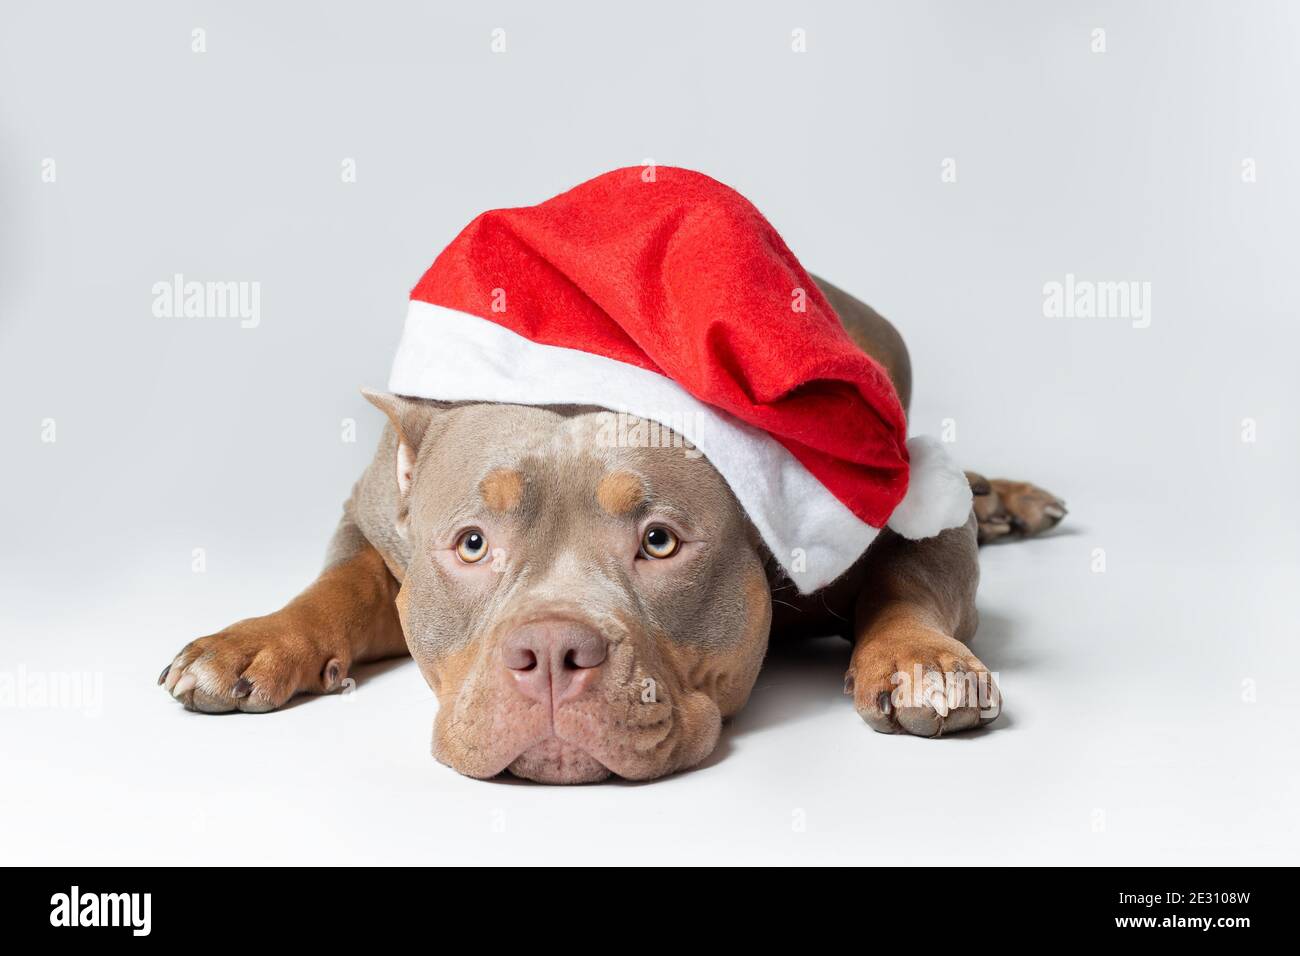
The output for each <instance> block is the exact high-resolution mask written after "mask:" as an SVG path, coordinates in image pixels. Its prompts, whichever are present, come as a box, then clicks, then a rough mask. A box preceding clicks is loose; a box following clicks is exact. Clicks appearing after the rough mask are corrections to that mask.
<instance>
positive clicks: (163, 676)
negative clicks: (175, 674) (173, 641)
mask: <svg viewBox="0 0 1300 956" xmlns="http://www.w3.org/2000/svg"><path fill="white" fill-rule="evenodd" d="M171 669H172V666H171V665H170V664H168V665H167V666H166V667H164V668H163V669H162V673H161V674H159V675H158V686H159V687H161V686H162V682H163V681H165V680H166V679H167V672H168V671H170V670H171Z"/></svg>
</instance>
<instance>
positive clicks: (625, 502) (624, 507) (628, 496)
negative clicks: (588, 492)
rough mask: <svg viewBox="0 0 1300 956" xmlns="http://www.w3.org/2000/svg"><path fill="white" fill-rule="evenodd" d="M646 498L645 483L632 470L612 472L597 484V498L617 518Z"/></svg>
mask: <svg viewBox="0 0 1300 956" xmlns="http://www.w3.org/2000/svg"><path fill="white" fill-rule="evenodd" d="M645 498H646V489H645V483H644V482H643V481H642V480H641V479H640V478H639V477H638V476H637V475H634V474H632V472H630V471H613V472H610V473H609V474H608V475H606V476H605V477H604V478H602V479H600V484H599V485H597V486H596V500H597V501H598V502H600V506H601V507H602V508H604V509H605V511H606V512H608V513H609V514H611V515H613V516H614V517H616V518H617V517H619V516H621V515H625V514H628V513H629V512H631V511H632V510H633V509H634V508H636V506H637V505H639V504H641V502H643V501H644V500H645Z"/></svg>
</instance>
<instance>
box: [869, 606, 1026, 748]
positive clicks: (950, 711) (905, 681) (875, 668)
mask: <svg viewBox="0 0 1300 956" xmlns="http://www.w3.org/2000/svg"><path fill="white" fill-rule="evenodd" d="M844 692H845V693H846V694H852V695H853V703H854V706H855V707H856V708H857V711H858V713H859V714H861V715H862V719H863V720H865V721H866V722H867V723H868V724H869V725H870V726H871V728H872V729H873V730H878V731H880V732H881V733H884V734H897V733H908V734H915V735H917V736H919V737H940V736H942V735H943V734H950V733H955V732H957V731H960V730H969V729H970V728H972V727H978V726H980V725H982V724H987V723H989V722H990V721H992V720H996V719H997V716H998V714H999V713H1001V711H1002V693H1001V691H999V690H998V686H997V683H996V681H995V680H994V679H993V675H992V674H991V673H990V672H989V670H988V668H986V667H985V666H984V665H983V664H982V663H981V662H980V660H979V658H977V657H976V656H975V655H974V654H972V653H971V652H970V651H969V650H967V648H966V645H965V644H962V643H961V642H960V641H958V640H955V639H954V638H951V637H948V636H947V635H946V634H941V633H939V632H938V631H928V630H917V631H915V632H910V633H907V634H906V635H902V636H899V637H893V636H892V635H891V636H890V637H889V638H881V639H875V640H870V641H866V642H865V643H862V644H859V645H858V647H857V648H856V649H855V650H854V653H853V660H852V662H851V663H850V665H849V670H848V673H846V674H845V675H844Z"/></svg>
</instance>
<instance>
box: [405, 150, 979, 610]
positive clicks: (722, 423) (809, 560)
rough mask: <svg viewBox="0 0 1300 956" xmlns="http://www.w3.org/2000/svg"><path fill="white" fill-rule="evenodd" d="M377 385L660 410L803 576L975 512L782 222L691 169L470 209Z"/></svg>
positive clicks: (425, 393) (826, 572)
mask: <svg viewBox="0 0 1300 956" xmlns="http://www.w3.org/2000/svg"><path fill="white" fill-rule="evenodd" d="M389 389H390V390H391V391H393V392H396V393H398V394H401V395H409V396H415V397H419V398H432V399H440V400H446V401H490V402H507V403H512V404H523V405H558V404H579V405H597V406H601V407H604V408H608V409H610V410H611V411H615V412H625V413H628V414H629V415H634V416H637V417H639V418H643V419H646V420H648V421H653V422H657V423H660V424H662V425H665V426H668V428H670V429H673V430H675V431H676V432H678V433H679V434H681V435H682V436H683V438H684V439H685V440H686V441H687V442H689V444H690V445H693V446H694V447H695V448H697V449H698V450H699V452H702V453H703V454H704V455H706V456H707V457H708V460H709V461H710V462H711V463H712V464H713V466H714V467H715V468H717V470H718V471H719V472H720V473H721V475H722V477H723V478H724V479H726V481H727V483H728V484H729V485H730V487H731V490H732V491H733V493H734V494H735V496H736V498H737V500H738V501H739V502H740V504H741V506H742V507H743V508H744V509H745V511H746V513H747V514H748V516H749V518H750V520H751V521H752V522H753V523H754V525H755V527H756V528H757V529H758V531H759V533H760V534H761V535H762V537H763V540H764V542H765V543H766V545H767V547H768V548H769V549H770V550H771V552H772V554H773V556H774V557H775V558H776V560H777V561H778V562H779V563H780V564H781V566H782V567H783V569H784V570H785V572H786V573H787V574H788V575H789V576H790V578H791V579H792V580H793V581H794V582H795V584H796V585H797V586H798V588H799V590H800V591H802V592H805V593H807V592H811V591H815V590H817V589H818V588H820V587H823V586H825V585H826V584H829V583H830V582H831V581H833V580H835V578H837V577H839V576H840V575H841V574H843V573H844V572H845V571H846V570H848V568H849V567H850V566H852V565H853V563H854V562H855V561H856V560H857V559H858V558H859V557H860V556H861V555H862V553H863V552H864V551H865V550H866V548H867V546H868V545H869V544H870V543H871V541H872V540H873V539H874V538H875V536H876V534H877V533H878V531H879V529H881V528H883V527H885V526H886V525H888V526H889V527H890V528H892V529H893V530H894V531H896V532H898V533H899V534H902V535H904V536H905V537H908V538H924V537H928V536H930V535H934V534H938V533H939V532H940V531H942V530H943V529H945V528H950V527H955V526H957V525H960V524H962V523H964V522H965V521H966V519H967V517H968V516H969V514H970V507H971V495H970V488H969V486H968V484H967V482H966V479H965V477H964V476H963V474H962V473H961V471H960V470H958V469H957V468H956V467H954V466H953V465H952V464H951V463H950V461H949V460H948V456H947V455H946V454H945V452H944V450H943V447H942V446H941V445H940V444H939V443H938V442H936V441H934V440H933V439H928V438H913V439H912V440H911V441H910V442H909V441H907V440H906V436H907V424H906V420H905V417H904V412H903V408H902V405H901V404H900V403H899V400H898V395H897V393H896V392H895V391H894V387H893V385H892V383H891V382H890V380H889V377H888V375H887V374H886V373H885V371H884V369H882V368H881V367H880V365H878V364H877V363H876V362H875V361H874V360H872V359H871V358H870V357H868V356H867V355H865V354H864V353H863V352H862V351H861V349H859V348H858V347H857V346H856V345H854V343H853V342H852V341H851V340H850V339H849V337H848V335H847V334H846V333H845V331H844V329H843V327H842V326H841V324H840V322H839V319H838V318H837V317H836V315H835V312H834V310H833V309H832V308H831V305H830V303H829V302H827V300H826V298H825V297H824V296H823V295H822V293H821V292H820V290H818V288H817V286H816V284H815V283H814V282H813V280H812V279H811V278H810V277H809V275H808V273H807V272H806V271H804V268H803V266H801V265H800V264H799V261H798V260H797V259H795V257H794V254H793V253H791V252H790V250H789V249H788V248H786V245H785V243H784V242H783V241H782V240H781V237H780V236H778V235H777V233H776V230H775V229H773V228H772V226H771V225H770V224H769V223H768V221H767V220H766V219H764V218H763V216H762V215H761V214H760V213H759V211H758V210H757V209H755V208H754V206H753V205H751V204H750V203H749V201H748V200H746V199H745V198H744V197H743V196H741V195H740V194H739V193H737V192H735V191H734V190H732V189H730V188H729V187H727V186H724V185H723V184H721V183H719V182H717V181H716V180H714V179H710V178H709V177H708V176H704V175H702V174H700V173H695V172H691V171H689V170H685V169H672V168H667V167H662V166H661V167H658V168H657V169H655V170H654V172H653V175H651V174H649V173H648V172H647V170H646V169H644V168H641V167H631V168H627V169H618V170H614V171H613V172H610V173H606V174H604V175H603V176H598V177H596V178H595V179H592V180H590V181H589V182H585V183H583V184H582V185H580V186H577V187H575V188H574V189H571V190H569V191H568V192H566V193H563V194H562V195H559V196H556V197H555V198H553V199H549V200H547V201H546V202H544V203H541V204H540V205H537V206H527V207H523V208H519V209H496V210H492V211H491V212H485V213H483V214H482V215H481V216H479V217H478V218H477V219H475V220H474V221H473V222H471V223H470V224H469V225H468V226H466V227H465V229H464V230H463V231H462V232H461V233H460V235H458V236H457V237H456V238H455V239H454V240H453V241H452V243H451V245H449V246H448V247H447V248H446V249H445V250H444V251H443V252H442V254H441V255H439V256H438V258H437V260H436V261H435V262H434V263H433V265H432V266H431V267H430V269H429V270H428V272H426V273H425V274H424V277H423V278H422V279H421V280H420V282H419V284H418V285H416V287H415V289H414V290H413V291H412V292H411V302H410V311H409V313H408V315H407V320H406V327H405V330H404V331H403V334H402V341H401V345H400V347H399V349H398V352H397V357H396V359H395V361H394V363H393V371H392V376H391V377H390V379H389ZM663 434H665V435H667V434H669V433H668V432H664V433H663Z"/></svg>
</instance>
